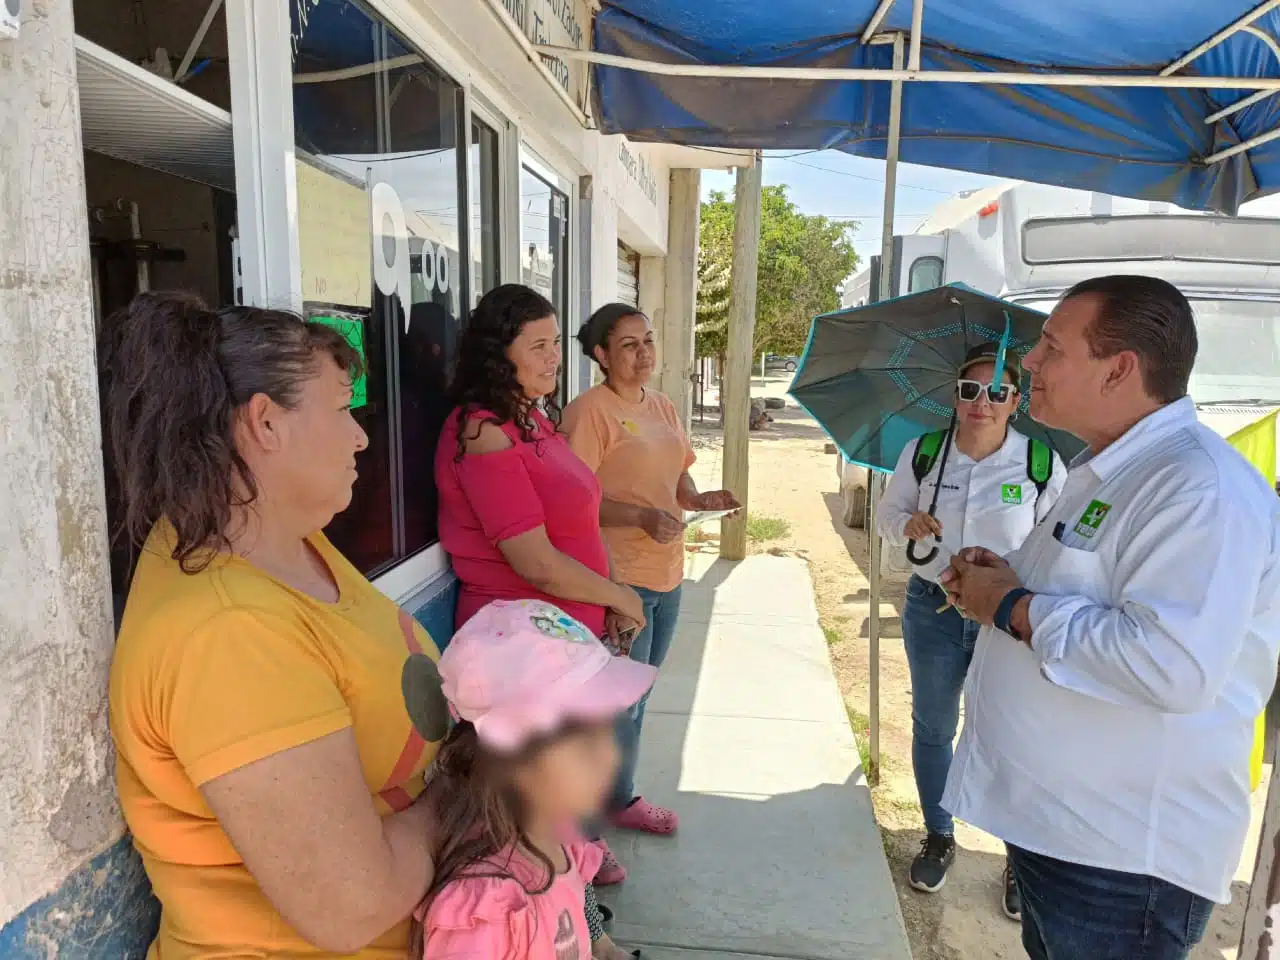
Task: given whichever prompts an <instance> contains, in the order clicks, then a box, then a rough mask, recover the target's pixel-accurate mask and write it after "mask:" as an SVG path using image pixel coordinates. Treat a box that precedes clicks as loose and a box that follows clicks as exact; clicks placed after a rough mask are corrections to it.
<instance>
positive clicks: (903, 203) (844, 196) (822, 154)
mask: <svg viewBox="0 0 1280 960" xmlns="http://www.w3.org/2000/svg"><path fill="white" fill-rule="evenodd" d="M733 179H734V175H733V173H732V172H726V171H720V170H704V171H703V174H702V197H703V199H704V200H705V199H706V198H707V196H708V195H710V193H711V191H712V190H723V191H725V192H726V193H728V194H729V195H730V196H732V195H733ZM764 182H765V183H766V184H777V183H785V184H786V185H787V187H788V190H787V194H788V196H790V197H791V199H792V200H793V201H794V202H795V204H796V205H797V206H798V207H799V208H800V210H801V211H802V212H804V213H809V214H816V213H820V214H824V215H825V216H828V217H839V218H842V219H848V220H851V221H852V222H855V223H857V224H858V229H857V231H856V232H855V233H854V246H855V247H856V248H857V251H858V256H859V257H860V258H862V260H863V262H865V261H866V258H867V257H870V256H871V255H873V254H875V253H878V252H879V251H880V218H881V207H882V206H883V204H884V161H882V160H867V159H864V158H862V157H854V156H850V155H849V154H847V153H841V152H839V151H838V150H823V151H819V152H816V153H804V154H801V153H798V152H796V151H773V152H766V154H765V161H764ZM998 182H999V181H998V180H996V179H993V178H991V177H982V176H978V175H977V174H973V173H958V172H956V171H954V170H940V169H937V168H934V167H917V166H912V165H910V164H902V165H901V166H899V167H898V195H897V196H898V199H897V210H896V218H897V219H896V223H895V232H896V233H911V232H912V231H913V230H915V229H916V227H917V226H919V225H920V221H921V220H922V219H924V217H925V216H927V215H928V214H929V213H930V212H932V210H933V208H934V207H936V206H937V205H938V204H939V203H941V202H942V201H943V200H945V199H946V198H947V197H949V196H951V195H952V194H954V193H958V192H959V191H961V190H972V189H975V188H977V187H984V186H988V185H990V184H993V183H998Z"/></svg>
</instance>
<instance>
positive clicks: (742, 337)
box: [720, 151, 764, 560]
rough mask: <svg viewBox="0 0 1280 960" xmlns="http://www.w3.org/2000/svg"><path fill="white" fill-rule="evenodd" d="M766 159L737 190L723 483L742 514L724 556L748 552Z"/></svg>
mask: <svg viewBox="0 0 1280 960" xmlns="http://www.w3.org/2000/svg"><path fill="white" fill-rule="evenodd" d="M763 172H764V158H763V157H762V155H761V154H760V152H759V151H756V155H755V158H754V161H753V163H752V165H751V166H749V167H739V168H738V179H737V183H736V185H735V188H734V191H733V289H732V293H731V294H730V299H729V342H728V349H727V350H726V351H725V371H724V380H723V381H722V383H721V395H722V396H723V398H724V461H723V477H724V481H723V482H724V487H725V489H726V490H728V491H730V492H731V493H732V494H733V495H734V496H736V497H737V498H738V502H739V503H741V504H742V512H741V513H740V514H739V515H738V516H737V517H735V518H733V519H732V520H728V519H726V520H724V521H723V522H722V523H721V524H720V556H721V557H723V558H724V559H726V560H743V559H745V558H746V556H747V494H748V484H747V479H748V473H749V470H748V460H749V448H750V440H751V438H750V435H749V429H750V427H749V420H750V417H751V361H752V355H753V353H754V350H753V342H754V339H755V329H756V268H757V266H758V264H759V261H760V190H761V181H762V176H763Z"/></svg>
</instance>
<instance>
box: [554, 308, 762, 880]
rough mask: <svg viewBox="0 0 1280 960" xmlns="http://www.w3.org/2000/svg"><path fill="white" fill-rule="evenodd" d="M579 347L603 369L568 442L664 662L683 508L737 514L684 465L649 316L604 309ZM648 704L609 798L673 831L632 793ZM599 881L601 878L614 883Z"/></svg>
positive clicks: (617, 819) (689, 462) (680, 430)
mask: <svg viewBox="0 0 1280 960" xmlns="http://www.w3.org/2000/svg"><path fill="white" fill-rule="evenodd" d="M578 342H579V343H581V345H582V352H583V353H584V354H586V355H587V356H588V357H590V358H591V359H592V360H594V361H595V362H596V363H597V364H598V365H599V366H600V369H601V371H602V372H603V373H604V383H602V384H600V385H599V386H596V387H592V388H591V389H590V390H588V391H587V392H586V393H584V394H582V396H580V397H578V398H577V399H576V400H574V401H573V402H572V403H571V404H569V406H568V407H567V408H566V409H565V412H564V429H565V431H566V432H567V433H568V434H569V444H570V446H572V447H573V450H574V452H575V453H576V454H577V455H578V456H579V457H581V458H582V459H583V460H584V461H585V462H586V464H587V466H589V467H591V469H592V470H594V471H595V472H596V475H597V477H598V478H599V480H600V487H601V490H602V492H603V494H604V499H603V501H602V502H601V504H600V526H601V529H602V532H603V534H604V538H605V543H606V544H607V545H608V547H609V554H610V557H611V558H612V560H613V566H614V571H615V574H616V576H617V578H618V579H619V580H621V581H622V582H623V583H625V584H628V585H629V586H631V587H634V588H635V590H636V592H637V593H639V594H640V599H641V600H643V601H644V616H645V625H644V627H643V629H641V631H640V632H639V633H638V634H637V635H636V637H635V639H634V641H633V642H632V644H631V657H632V659H633V660H639V661H641V662H643V663H647V664H649V665H651V666H655V667H660V666H662V661H663V659H664V658H665V657H666V655H667V650H668V649H669V648H670V646H671V641H672V639H673V638H674V636H675V631H676V620H677V618H678V617H679V615H680V584H681V581H682V580H683V579H684V528H685V525H684V519H683V518H684V511H686V510H736V509H737V507H738V501H737V500H736V499H735V498H734V496H733V495H732V494H731V493H729V492H728V491H727V490H717V491H713V492H710V493H699V492H698V488H697V486H696V485H695V484H694V482H693V478H692V477H690V476H689V468H690V467H691V466H693V460H694V456H693V447H692V446H690V444H689V438H688V437H687V436H686V435H685V431H684V426H683V425H682V424H681V423H680V419H679V417H677V416H676V411H675V408H674V407H673V406H672V405H671V401H670V400H668V399H667V398H666V396H664V395H663V394H661V393H659V392H658V391H656V390H651V389H650V388H649V386H648V383H649V378H650V377H651V376H652V375H653V368H654V359H655V350H654V343H653V327H652V325H651V324H650V323H649V318H648V317H646V316H645V315H644V314H643V313H641V312H640V311H638V310H637V309H636V308H635V307H632V306H629V305H627V304H624V303H611V304H608V305H607V306H604V307H601V308H600V309H599V310H597V311H596V312H595V313H593V314H592V315H591V318H590V319H589V320H588V321H587V322H586V323H585V324H583V325H582V329H581V330H580V331H579V333H578ZM647 699H648V698H647V697H646V698H645V700H641V701H640V702H639V703H638V704H637V705H636V706H635V707H633V708H632V710H631V711H630V713H628V714H627V715H626V716H624V717H622V718H621V719H620V720H619V722H618V740H619V744H620V746H621V747H622V766H621V769H620V771H619V774H618V780H617V783H616V784H615V785H614V791H613V797H612V799H611V802H610V820H611V821H612V822H613V824H614V825H615V826H617V827H621V828H623V829H630V830H643V831H646V832H649V833H658V834H668V833H673V832H674V831H675V829H676V827H677V825H678V820H677V817H676V814H675V812H674V811H671V810H668V809H666V808H665V807H660V806H657V805H656V804H652V803H650V802H649V801H647V800H645V799H644V798H643V797H641V796H639V795H637V794H636V791H635V782H634V781H635V770H636V760H637V758H638V755H639V743H640V728H641V725H642V724H643V722H644V708H645V702H646V700H647ZM621 875H624V872H623V871H622V870H621V868H620V867H619V868H617V869H616V870H615V871H614V875H613V877H610V876H609V875H607V874H606V875H605V876H604V877H599V876H598V877H597V881H596V882H597V883H604V882H608V881H609V880H610V879H614V880H616V879H620V877H621Z"/></svg>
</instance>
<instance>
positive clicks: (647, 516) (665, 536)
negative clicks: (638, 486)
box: [641, 507, 684, 543]
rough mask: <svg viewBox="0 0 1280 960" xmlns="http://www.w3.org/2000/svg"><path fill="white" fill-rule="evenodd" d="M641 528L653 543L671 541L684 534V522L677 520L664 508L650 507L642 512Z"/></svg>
mask: <svg viewBox="0 0 1280 960" xmlns="http://www.w3.org/2000/svg"><path fill="white" fill-rule="evenodd" d="M641 529H643V530H644V532H645V533H647V534H648V535H649V539H650V540H652V541H653V542H654V543H671V542H672V541H673V540H675V539H677V538H679V537H681V536H683V535H684V522H683V521H681V520H677V519H676V518H675V517H673V516H672V515H671V514H669V513H667V511H665V510H659V509H658V508H657V507H650V508H649V509H648V510H646V511H645V513H644V522H643V523H642V524H641Z"/></svg>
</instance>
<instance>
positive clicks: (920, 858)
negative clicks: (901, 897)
mask: <svg viewBox="0 0 1280 960" xmlns="http://www.w3.org/2000/svg"><path fill="white" fill-rule="evenodd" d="M955 861H956V838H955V837H949V836H947V835H946V834H944V833H931V834H929V835H928V836H927V837H925V838H924V840H922V841H921V843H920V853H919V855H917V856H916V858H915V860H914V861H912V863H911V886H913V887H914V888H915V889H917V890H919V891H920V892H921V893H937V892H938V891H939V890H941V889H942V885H943V884H944V883H946V882H947V871H948V870H950V869H951V864H953V863H955Z"/></svg>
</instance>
